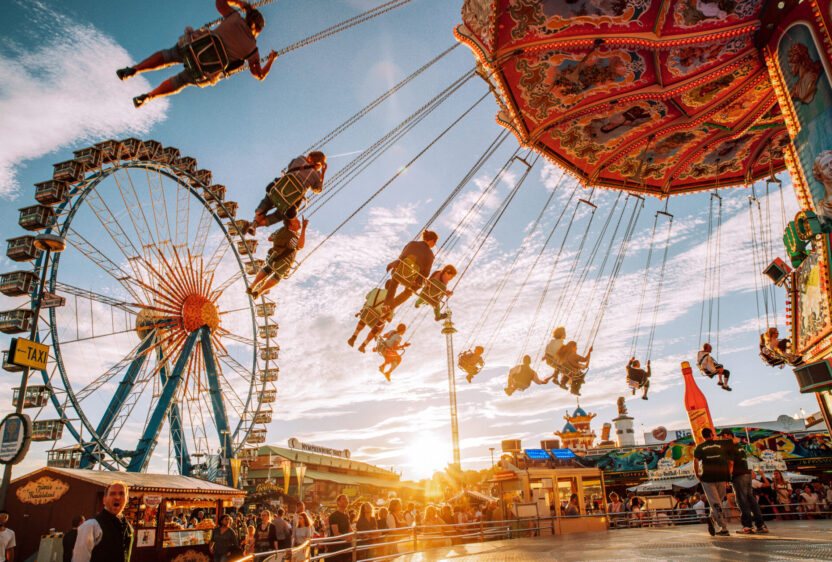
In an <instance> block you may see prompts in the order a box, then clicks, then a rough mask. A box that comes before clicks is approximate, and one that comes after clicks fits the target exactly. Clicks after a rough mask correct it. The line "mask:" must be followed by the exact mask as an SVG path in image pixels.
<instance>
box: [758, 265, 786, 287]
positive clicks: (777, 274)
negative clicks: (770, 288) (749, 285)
mask: <svg viewBox="0 0 832 562" xmlns="http://www.w3.org/2000/svg"><path fill="white" fill-rule="evenodd" d="M791 270H792V268H790V267H789V266H788V265H786V262H784V261H783V260H781V259H780V258H774V261H772V262H771V263H770V264H768V267H766V268H765V269H764V270H763V275H765V276H766V277H768V278H769V279H771V280H772V282H773V283H774V284H775V285H777V286H778V287H779V286H781V285H782V284H783V283H784V282H785V281H786V279H787V278H788V276H789V273H790V272H791Z"/></svg>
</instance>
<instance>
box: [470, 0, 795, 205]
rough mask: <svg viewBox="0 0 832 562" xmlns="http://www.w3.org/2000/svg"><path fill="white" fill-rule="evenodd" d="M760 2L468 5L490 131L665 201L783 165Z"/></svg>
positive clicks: (517, 0)
mask: <svg viewBox="0 0 832 562" xmlns="http://www.w3.org/2000/svg"><path fill="white" fill-rule="evenodd" d="M765 4H766V3H765V2H764V0H724V1H722V0H721V1H719V2H716V1H709V0H666V1H658V0H573V1H570V2H564V1H562V0H465V3H464V5H463V8H462V22H463V23H462V24H461V25H459V26H458V27H457V28H456V30H455V35H456V37H457V39H458V40H459V41H461V42H462V43H464V44H466V45H467V46H468V47H470V48H471V50H472V51H473V53H474V55H475V57H476V59H477V69H478V73H479V74H480V76H482V77H483V78H484V79H486V80H487V81H488V82H489V84H490V85H491V87H492V91H493V92H494V95H495V97H496V98H497V101H498V104H499V105H500V111H499V113H498V115H497V121H498V122H499V123H500V124H501V125H503V126H504V127H507V128H508V129H510V130H511V131H513V132H514V134H515V135H516V136H517V138H518V139H519V140H520V142H521V143H522V144H524V145H527V146H530V147H534V148H535V149H536V150H538V151H539V152H541V153H542V154H543V155H545V156H546V157H547V158H549V159H550V160H551V161H552V162H554V163H556V164H558V165H560V166H562V167H564V168H566V169H567V170H569V171H570V172H571V173H573V174H574V175H576V176H577V177H578V178H579V179H580V180H581V181H582V182H584V183H585V184H586V185H588V186H599V187H607V188H613V189H625V190H629V191H635V192H640V193H648V194H652V195H656V196H659V197H665V196H667V195H674V194H679V193H689V192H693V191H698V190H703V189H713V188H714V187H718V186H719V187H726V186H732V185H746V184H748V183H751V182H753V181H754V180H757V179H759V178H762V177H766V176H768V175H769V174H770V173H771V172H772V170H774V171H779V170H781V169H783V168H784V155H783V152H784V147H785V146H786V145H787V144H788V142H789V140H788V135H787V132H786V126H785V123H784V119H783V116H782V114H781V112H780V109H779V106H778V104H777V100H776V97H775V93H774V90H773V88H772V86H771V83H770V80H769V75H768V70H767V69H766V64H765V60H764V58H763V55H762V53H761V51H760V50H759V49H758V48H756V47H755V36H756V34H757V31H758V29H759V28H760V21H761V18H762V17H763V7H764V5H765Z"/></svg>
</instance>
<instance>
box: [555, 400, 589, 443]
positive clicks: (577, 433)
mask: <svg viewBox="0 0 832 562" xmlns="http://www.w3.org/2000/svg"><path fill="white" fill-rule="evenodd" d="M596 415H597V414H588V413H587V412H586V411H585V410H584V409H583V408H581V407H580V406H578V407H577V408H575V411H574V412H572V415H571V416H570V415H569V413H568V412H567V413H566V415H565V416H563V419H565V420H566V425H564V426H563V429H562V430H561V431H555V432H554V433H555V435H557V436H558V437H560V439H561V441H563V445H564V447H566V448H568V449H580V450H586V449H589V448H590V447H592V443H593V441H595V432H594V431H592V428H591V427H590V424H591V422H592V418H594V417H595V416H596Z"/></svg>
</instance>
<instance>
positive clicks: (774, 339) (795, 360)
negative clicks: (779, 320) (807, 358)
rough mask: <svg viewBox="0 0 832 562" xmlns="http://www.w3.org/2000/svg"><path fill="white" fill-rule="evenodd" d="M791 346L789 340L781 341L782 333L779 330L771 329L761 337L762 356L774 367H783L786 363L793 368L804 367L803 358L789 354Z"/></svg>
mask: <svg viewBox="0 0 832 562" xmlns="http://www.w3.org/2000/svg"><path fill="white" fill-rule="evenodd" d="M790 344H791V342H790V341H789V339H788V338H783V339H782V340H781V339H780V332H779V331H778V330H777V328H769V329H768V330H766V331H765V332H763V333H762V334H761V335H760V355H761V356H762V357H763V359H765V361H766V362H767V363H768V364H769V365H771V366H773V367H777V366H778V365H782V364H783V363H784V362H785V363H788V364H789V365H791V366H792V367H797V366H799V365H802V364H803V358H802V357H800V356H799V355H795V354H793V353H789V346H790Z"/></svg>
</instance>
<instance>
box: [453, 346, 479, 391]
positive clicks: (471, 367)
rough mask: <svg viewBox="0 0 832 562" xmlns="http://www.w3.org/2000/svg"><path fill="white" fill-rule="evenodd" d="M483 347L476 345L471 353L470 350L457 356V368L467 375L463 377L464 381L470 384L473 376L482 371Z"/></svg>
mask: <svg viewBox="0 0 832 562" xmlns="http://www.w3.org/2000/svg"><path fill="white" fill-rule="evenodd" d="M483 351H485V350H484V349H483V347H482V346H481V345H478V346H477V347H475V348H474V350H473V351H471V350H470V349H469V350H467V351H463V352H462V353H460V354H459V368H460V369H462V370H463V371H465V372H466V373H468V374H467V375H465V378H466V380H467V381H468V382H469V383H470V382H471V381H472V380H473V378H474V375H476V374H477V373H479V372H480V371H482V368H483V366H484V365H485V361H484V360H483V358H482V354H483Z"/></svg>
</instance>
